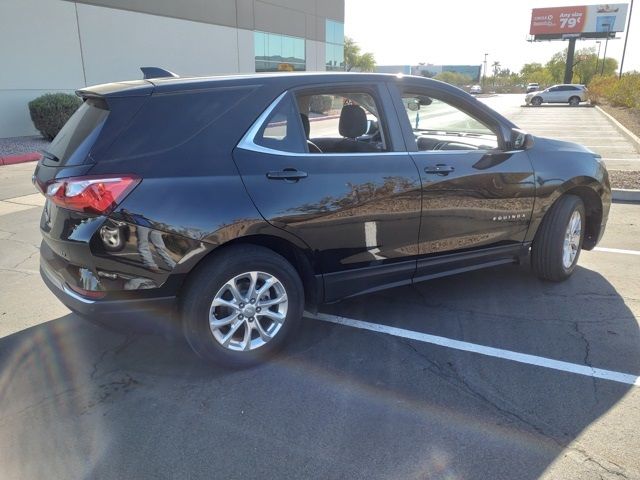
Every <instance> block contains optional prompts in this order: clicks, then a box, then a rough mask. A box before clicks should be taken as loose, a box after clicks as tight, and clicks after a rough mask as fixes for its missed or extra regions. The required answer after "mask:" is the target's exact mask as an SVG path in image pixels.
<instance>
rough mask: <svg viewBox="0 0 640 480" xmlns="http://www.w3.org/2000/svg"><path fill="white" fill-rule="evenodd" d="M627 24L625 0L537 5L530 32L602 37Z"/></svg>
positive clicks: (546, 35) (622, 29)
mask: <svg viewBox="0 0 640 480" xmlns="http://www.w3.org/2000/svg"><path fill="white" fill-rule="evenodd" d="M626 23H627V4H626V3H611V4H600V5H578V6H574V7H552V8H534V9H533V11H532V13H531V27H530V29H529V33H530V34H531V35H536V36H541V37H556V38H563V37H564V38H567V37H589V36H596V37H598V36H599V37H603V36H606V35H607V34H609V33H610V32H623V31H624V29H625V26H626Z"/></svg>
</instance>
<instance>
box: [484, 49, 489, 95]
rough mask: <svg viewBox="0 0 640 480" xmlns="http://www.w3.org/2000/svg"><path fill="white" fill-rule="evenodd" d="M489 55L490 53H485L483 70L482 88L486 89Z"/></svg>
mask: <svg viewBox="0 0 640 480" xmlns="http://www.w3.org/2000/svg"><path fill="white" fill-rule="evenodd" d="M487 55H489V54H488V53H485V54H484V70H483V72H482V90H483V91H484V89H485V88H487Z"/></svg>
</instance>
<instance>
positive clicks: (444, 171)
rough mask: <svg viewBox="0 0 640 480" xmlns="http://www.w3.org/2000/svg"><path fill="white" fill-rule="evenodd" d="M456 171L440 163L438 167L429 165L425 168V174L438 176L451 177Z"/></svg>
mask: <svg viewBox="0 0 640 480" xmlns="http://www.w3.org/2000/svg"><path fill="white" fill-rule="evenodd" d="M454 170H455V168H454V167H452V166H451V165H445V164H443V163H439V164H437V165H427V166H426V167H424V173H435V174H437V175H449V174H450V173H451V172H453V171H454Z"/></svg>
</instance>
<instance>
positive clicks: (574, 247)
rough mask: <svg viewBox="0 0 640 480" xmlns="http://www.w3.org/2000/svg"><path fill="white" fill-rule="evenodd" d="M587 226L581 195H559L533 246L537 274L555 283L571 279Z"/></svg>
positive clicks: (532, 261)
mask: <svg viewBox="0 0 640 480" xmlns="http://www.w3.org/2000/svg"><path fill="white" fill-rule="evenodd" d="M584 229H585V213H584V204H583V203H582V200H581V199H580V197H577V196H575V195H565V196H562V197H560V198H559V199H558V200H557V201H556V202H555V203H554V204H553V206H552V207H551V209H550V210H549V211H548V212H547V214H546V215H545V217H544V219H543V220H542V223H541V224H540V227H539V228H538V232H537V233H536V236H535V239H534V240H533V245H532V246H531V266H532V268H533V271H534V272H535V273H536V275H537V276H538V277H540V278H542V279H544V280H551V281H554V282H559V281H562V280H565V279H567V278H569V276H570V275H571V274H572V273H573V271H574V270H575V268H576V265H577V263H578V257H579V256H580V250H581V249H582V241H583V239H584Z"/></svg>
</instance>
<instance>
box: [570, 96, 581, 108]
mask: <svg viewBox="0 0 640 480" xmlns="http://www.w3.org/2000/svg"><path fill="white" fill-rule="evenodd" d="M569 105H571V106H572V107H577V106H578V105H580V98H579V97H571V98H570V99H569Z"/></svg>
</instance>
